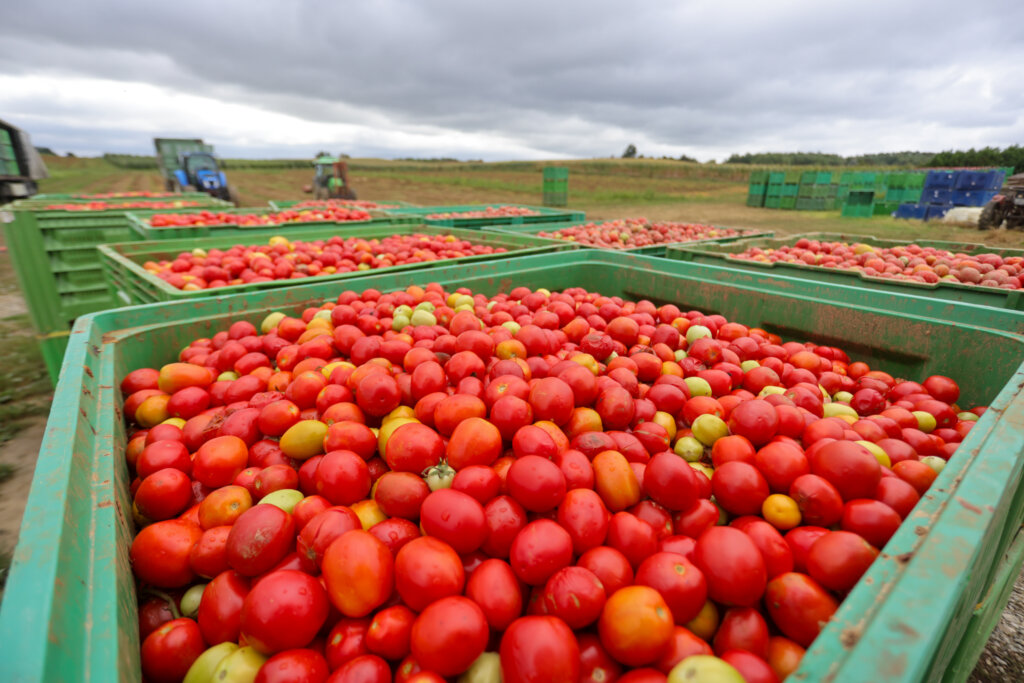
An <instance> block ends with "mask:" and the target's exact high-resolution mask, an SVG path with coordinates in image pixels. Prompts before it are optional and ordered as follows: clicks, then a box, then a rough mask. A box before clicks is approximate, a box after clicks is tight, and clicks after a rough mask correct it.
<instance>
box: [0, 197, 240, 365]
mask: <svg viewBox="0 0 1024 683" xmlns="http://www.w3.org/2000/svg"><path fill="white" fill-rule="evenodd" d="M154 201H163V200H154ZM197 201H200V202H201V203H202V204H203V206H200V207H187V208H173V209H152V210H145V211H142V210H137V209H131V210H120V209H108V210H103V211H67V210H54V209H51V210H44V209H40V208H32V207H31V205H28V207H26V206H25V205H22V204H21V202H15V203H13V204H11V205H10V208H11V209H13V210H12V211H11V212H10V213H11V214H12V215H13V220H12V221H11V222H10V223H4V239H5V241H6V244H7V249H8V250H9V251H10V255H11V262H12V264H13V265H14V273H15V275H16V276H17V278H18V284H19V286H20V287H21V291H22V294H23V295H24V297H25V303H26V304H27V305H28V313H29V317H30V318H31V320H32V325H33V327H34V328H35V331H36V334H37V337H38V340H39V342H40V345H41V347H42V350H43V357H44V359H45V360H46V361H47V370H48V371H49V373H50V378H51V379H52V380H53V381H54V382H55V383H56V381H57V375H58V373H59V371H60V362H61V359H62V358H63V355H64V345H66V343H67V334H68V331H69V330H70V328H71V324H72V323H73V322H74V320H75V319H76V318H78V317H79V316H81V315H85V314H86V313H93V312H95V311H103V310H106V309H109V308H115V307H117V306H120V305H122V304H120V303H119V302H118V300H117V298H116V297H115V296H114V292H113V291H112V290H111V288H110V287H109V286H108V284H107V281H106V278H105V277H104V276H103V268H102V266H101V264H100V256H99V253H98V252H97V250H96V247H98V246H99V245H101V244H108V243H110V242H126V241H129V240H133V239H136V237H135V233H134V231H133V230H132V228H131V227H130V217H129V213H138V214H140V215H144V216H151V215H153V214H156V213H189V212H193V211H199V210H201V209H203V208H221V207H230V206H231V204H229V203H228V202H225V201H222V200H220V199H214V198H212V197H210V196H209V195H205V199H202V200H197Z"/></svg>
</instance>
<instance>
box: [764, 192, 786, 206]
mask: <svg viewBox="0 0 1024 683" xmlns="http://www.w3.org/2000/svg"><path fill="white" fill-rule="evenodd" d="M764 208H766V209H781V208H782V197H772V196H771V195H768V196H767V197H765V198H764Z"/></svg>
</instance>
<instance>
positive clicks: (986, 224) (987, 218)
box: [978, 202, 1003, 230]
mask: <svg viewBox="0 0 1024 683" xmlns="http://www.w3.org/2000/svg"><path fill="white" fill-rule="evenodd" d="M1002 224H1003V214H1002V212H1001V211H999V205H998V204H996V203H995V202H989V203H988V204H986V205H985V208H984V209H982V210H981V215H980V216H979V217H978V230H995V229H996V228H998V227H999V226H1000V225H1002Z"/></svg>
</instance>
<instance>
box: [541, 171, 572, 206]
mask: <svg viewBox="0 0 1024 683" xmlns="http://www.w3.org/2000/svg"><path fill="white" fill-rule="evenodd" d="M543 190H544V201H543V204H544V206H568V205H569V169H568V168H566V167H565V166H547V167H546V168H545V169H544V182H543Z"/></svg>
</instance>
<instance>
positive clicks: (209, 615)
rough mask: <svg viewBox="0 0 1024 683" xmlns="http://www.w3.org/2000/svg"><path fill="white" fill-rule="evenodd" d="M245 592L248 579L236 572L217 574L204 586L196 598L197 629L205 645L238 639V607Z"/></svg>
mask: <svg viewBox="0 0 1024 683" xmlns="http://www.w3.org/2000/svg"><path fill="white" fill-rule="evenodd" d="M248 594H249V580H248V579H247V578H246V577H244V576H242V575H241V574H239V573H238V572H236V571H232V570H228V571H225V572H222V573H221V574H218V575H217V576H215V577H214V579H213V581H211V582H210V583H208V584H207V585H206V588H205V589H204V590H203V597H202V599H201V600H200V601H199V615H198V617H197V620H198V622H199V630H200V631H202V634H203V640H204V641H206V643H207V644H209V645H216V644H218V643H226V642H233V641H237V640H238V634H239V632H240V630H241V619H242V606H243V605H244V604H245V596H246V595H248Z"/></svg>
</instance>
